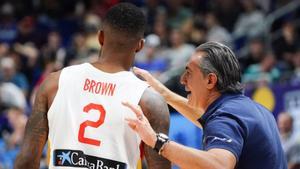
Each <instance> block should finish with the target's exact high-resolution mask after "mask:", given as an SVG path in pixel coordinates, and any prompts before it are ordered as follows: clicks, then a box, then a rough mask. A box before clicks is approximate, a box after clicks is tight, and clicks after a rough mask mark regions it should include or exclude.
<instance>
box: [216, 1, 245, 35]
mask: <svg viewBox="0 0 300 169" xmlns="http://www.w3.org/2000/svg"><path fill="white" fill-rule="evenodd" d="M214 2H215V3H214V6H215V7H214V11H216V13H217V15H218V19H219V21H220V24H221V25H222V26H224V28H226V30H228V31H229V32H232V31H233V28H234V24H235V23H236V21H237V19H238V17H239V15H240V12H241V3H240V0H215V1H214Z"/></svg>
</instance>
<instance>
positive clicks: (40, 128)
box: [14, 76, 53, 169]
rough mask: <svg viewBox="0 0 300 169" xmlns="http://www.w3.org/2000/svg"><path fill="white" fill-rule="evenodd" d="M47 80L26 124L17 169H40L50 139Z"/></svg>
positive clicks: (48, 79) (40, 90)
mask: <svg viewBox="0 0 300 169" xmlns="http://www.w3.org/2000/svg"><path fill="white" fill-rule="evenodd" d="M50 80H53V78H52V79H51V76H50V78H47V79H46V80H45V82H44V83H43V84H42V85H41V86H40V89H39V90H38V92H37V95H36V98H35V103H34V106H33V111H32V113H31V116H30V118H29V120H28V122H27V124H26V128H25V136H24V141H23V144H22V147H21V151H20V153H19V155H18V156H17V159H16V161H15V166H14V168H15V169H23V168H30V169H38V168H39V167H40V158H41V155H42V151H43V148H44V145H45V143H46V141H47V138H48V131H49V129H48V119H47V112H48V96H47V94H46V93H47V90H48V89H49V83H50V84H51V82H49V81H50Z"/></svg>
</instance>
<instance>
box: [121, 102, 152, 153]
mask: <svg viewBox="0 0 300 169" xmlns="http://www.w3.org/2000/svg"><path fill="white" fill-rule="evenodd" d="M122 104H123V105H124V106H126V107H128V108H130V109H131V110H132V111H133V112H134V113H135V115H136V117H137V118H134V119H131V118H126V119H125V120H126V121H127V123H128V125H129V127H130V128H132V129H133V130H134V131H135V132H137V133H138V135H139V136H140V137H141V139H142V140H143V142H144V143H145V144H147V145H148V146H150V147H152V148H154V146H155V143H156V140H157V138H156V133H155V131H154V130H153V128H152V127H151V125H150V123H149V121H148V119H147V118H146V116H145V115H144V114H143V111H142V109H141V108H140V106H138V105H137V106H135V105H133V104H131V103H128V102H122Z"/></svg>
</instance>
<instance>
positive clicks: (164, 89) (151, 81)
mask: <svg viewBox="0 0 300 169" xmlns="http://www.w3.org/2000/svg"><path fill="white" fill-rule="evenodd" d="M133 72H134V73H135V74H137V75H139V76H141V77H143V78H144V79H145V80H146V81H147V82H148V84H149V85H150V86H151V87H153V88H154V90H156V91H157V92H158V93H160V94H161V95H162V96H163V97H165V94H166V93H167V91H169V89H168V88H167V87H166V86H164V85H163V84H162V83H161V82H160V81H158V80H157V79H155V78H154V77H153V76H152V75H151V74H150V73H149V72H148V71H147V70H144V69H140V68H137V67H133Z"/></svg>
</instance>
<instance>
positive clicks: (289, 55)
mask: <svg viewBox="0 0 300 169" xmlns="http://www.w3.org/2000/svg"><path fill="white" fill-rule="evenodd" d="M299 43H300V38H299V36H298V34H297V31H296V28H295V25H294V23H292V22H290V21H287V22H285V23H284V24H283V26H282V31H280V36H279V38H278V39H274V41H273V43H272V45H273V50H274V52H275V54H276V56H277V58H278V60H279V62H280V67H281V69H282V70H283V71H289V70H292V65H293V55H294V53H295V52H296V50H297V46H298V45H299Z"/></svg>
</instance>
